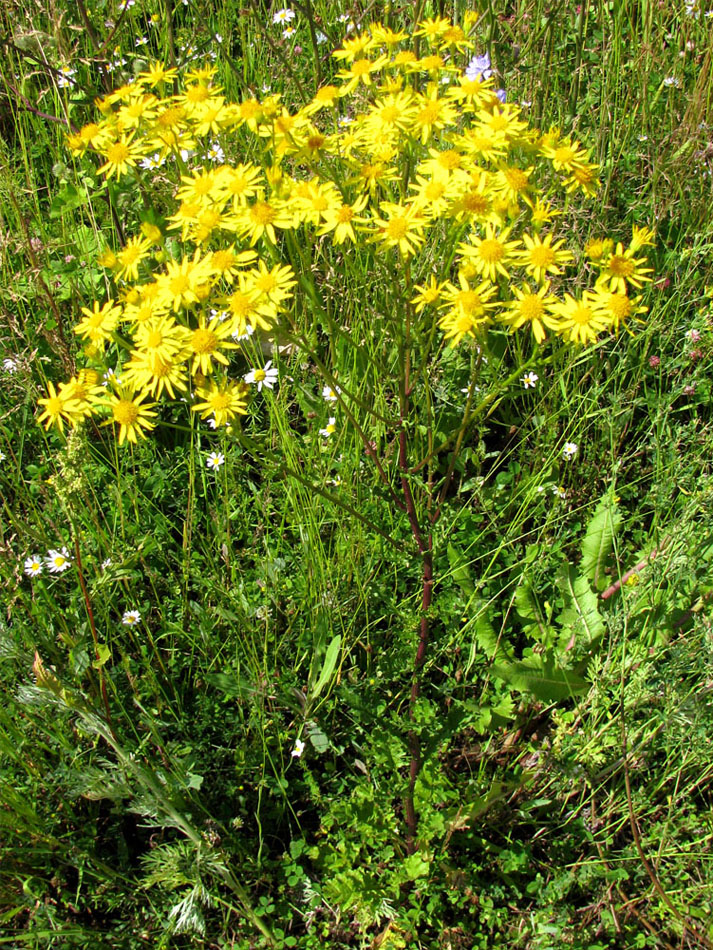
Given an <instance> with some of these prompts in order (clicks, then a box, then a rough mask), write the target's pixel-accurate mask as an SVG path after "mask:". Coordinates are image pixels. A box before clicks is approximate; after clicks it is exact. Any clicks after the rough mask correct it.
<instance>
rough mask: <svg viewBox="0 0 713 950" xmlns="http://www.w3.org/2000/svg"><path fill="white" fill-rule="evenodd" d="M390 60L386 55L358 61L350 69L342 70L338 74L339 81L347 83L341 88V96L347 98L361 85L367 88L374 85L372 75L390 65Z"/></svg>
mask: <svg viewBox="0 0 713 950" xmlns="http://www.w3.org/2000/svg"><path fill="white" fill-rule="evenodd" d="M388 61H389V58H388V56H386V55H385V54H382V55H381V56H377V57H376V59H374V60H371V59H356V60H354V62H353V63H352V64H351V66H350V67H349V69H342V70H340V71H339V72H338V73H337V79H343V80H345V81H346V82H345V83H344V84H343V85H342V86H341V87H340V89H339V94H340V96H346V95H348V94H349V93H350V92H354V90H355V89H356V87H357V86H358V85H359V83H363V84H364V85H365V86H371V85H372V73H377V72H379V70H380V69H383V68H384V66H385V65H386V64H387V63H388Z"/></svg>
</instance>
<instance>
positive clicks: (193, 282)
mask: <svg viewBox="0 0 713 950" xmlns="http://www.w3.org/2000/svg"><path fill="white" fill-rule="evenodd" d="M213 273H214V271H213V267H212V263H211V256H210V254H208V255H206V256H205V257H201V254H200V251H195V253H194V255H193V258H190V257H184V258H183V259H182V260H181V261H169V262H168V263H167V264H166V273H165V274H161V275H160V276H159V277H158V278H157V280H156V282H157V284H158V291H157V293H156V302H157V303H158V304H160V305H162V306H165V307H167V308H168V307H170V308H171V309H172V310H175V311H178V310H180V309H181V308H182V307H187V306H190V305H191V304H193V303H197V302H198V300H199V297H200V294H199V288H200V287H201V286H202V285H203V284H205V283H207V282H208V281H209V280H210V278H211V277H212V276H213Z"/></svg>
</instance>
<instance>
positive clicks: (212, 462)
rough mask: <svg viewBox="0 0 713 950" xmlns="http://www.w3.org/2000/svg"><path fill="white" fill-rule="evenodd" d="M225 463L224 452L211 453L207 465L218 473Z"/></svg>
mask: <svg viewBox="0 0 713 950" xmlns="http://www.w3.org/2000/svg"><path fill="white" fill-rule="evenodd" d="M224 462H225V456H224V455H223V453H222V452H211V453H210V455H209V456H208V458H207V459H206V463H205V464H206V465H207V467H208V468H212V469H213V471H216V470H217V469H219V468H220V466H221V465H222V464H223V463H224Z"/></svg>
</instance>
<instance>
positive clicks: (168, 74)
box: [136, 61, 178, 86]
mask: <svg viewBox="0 0 713 950" xmlns="http://www.w3.org/2000/svg"><path fill="white" fill-rule="evenodd" d="M177 75H178V70H177V69H168V68H167V67H166V66H164V64H163V63H159V62H158V61H154V62H152V63H149V66H148V69H146V70H144V72H142V73H139V75H138V76H137V77H136V81H137V82H140V83H141V84H142V85H144V86H159V85H161V84H162V83H169V82H173V80H174V79H175V78H176V76H177Z"/></svg>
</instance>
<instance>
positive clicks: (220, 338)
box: [188, 316, 237, 376]
mask: <svg viewBox="0 0 713 950" xmlns="http://www.w3.org/2000/svg"><path fill="white" fill-rule="evenodd" d="M232 332H233V331H232V327H231V324H230V322H229V321H226V322H225V323H221V322H220V320H219V319H218V318H217V317H214V318H213V319H212V320H211V321H210V323H209V324H208V325H207V326H206V318H205V317H204V316H201V318H200V320H199V325H198V327H197V329H195V330H193V331H192V333H191V334H190V336H189V339H188V347H189V350H190V353H191V355H192V358H193V360H192V363H191V373H193V374H194V375H195V374H196V373H202V375H203V376H207V375H208V373H210V372H212V369H213V360H216V361H217V362H218V363H222V364H223V365H224V366H227V365H228V358H227V357H226V355H225V353H223V352H221V351H222V350H228V349H233V350H234V349H236V347H237V343H229V342H227V341H226V337H228V336H230V335H231V333H232Z"/></svg>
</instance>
